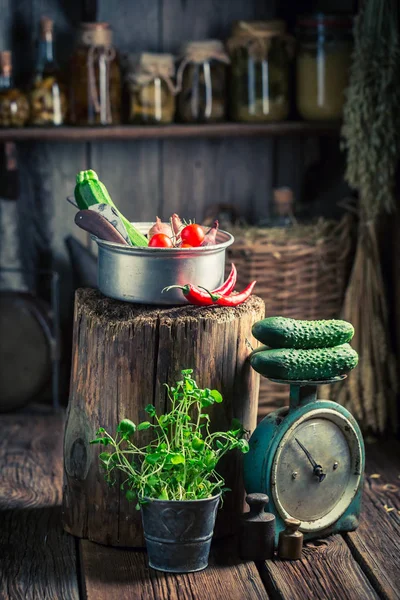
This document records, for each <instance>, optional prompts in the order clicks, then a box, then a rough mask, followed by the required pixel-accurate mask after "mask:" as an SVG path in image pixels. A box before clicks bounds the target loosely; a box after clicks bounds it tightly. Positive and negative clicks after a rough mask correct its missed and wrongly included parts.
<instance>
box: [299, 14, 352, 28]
mask: <svg viewBox="0 0 400 600" xmlns="http://www.w3.org/2000/svg"><path fill="white" fill-rule="evenodd" d="M297 26H298V27H304V28H307V27H310V28H317V27H328V28H330V29H351V28H352V26H353V17H352V15H348V14H346V15H345V14H337V15H335V14H330V15H326V14H324V13H315V14H311V15H302V16H300V17H298V19H297Z"/></svg>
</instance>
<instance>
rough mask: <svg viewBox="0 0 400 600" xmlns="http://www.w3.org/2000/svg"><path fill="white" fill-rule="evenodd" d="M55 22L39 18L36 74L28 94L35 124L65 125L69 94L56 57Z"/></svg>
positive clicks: (31, 120)
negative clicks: (67, 95) (63, 83)
mask: <svg viewBox="0 0 400 600" xmlns="http://www.w3.org/2000/svg"><path fill="white" fill-rule="evenodd" d="M53 25H54V24H53V21H52V20H51V19H48V18H47V17H42V18H41V20H40V39H39V47H38V55H37V63H36V69H35V77H34V83H33V88H32V90H31V92H30V95H29V99H30V103H31V118H30V123H31V124H32V125H45V126H51V125H63V124H64V123H65V120H66V116H67V97H66V93H65V89H64V86H63V85H62V84H61V76H60V71H59V68H58V65H57V62H56V59H55V56H54V38H53Z"/></svg>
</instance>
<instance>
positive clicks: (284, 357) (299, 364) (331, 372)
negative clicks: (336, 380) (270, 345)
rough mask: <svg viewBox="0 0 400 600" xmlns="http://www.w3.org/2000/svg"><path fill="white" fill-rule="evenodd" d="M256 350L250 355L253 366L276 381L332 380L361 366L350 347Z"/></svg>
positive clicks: (343, 345)
mask: <svg viewBox="0 0 400 600" xmlns="http://www.w3.org/2000/svg"><path fill="white" fill-rule="evenodd" d="M257 350H258V349H257ZM257 350H256V351H255V352H254V353H252V354H251V355H250V364H251V366H252V367H253V369H254V370H255V371H257V373H260V374H261V375H263V376H264V377H272V378H273V379H286V380H289V381H290V380H298V379H301V380H313V379H315V380H322V379H330V378H331V377H337V376H338V375H344V374H345V373H348V372H349V371H351V370H352V369H354V367H355V366H357V363H358V354H357V352H356V351H355V350H353V348H352V347H351V346H350V345H349V344H341V345H340V346H335V347H333V348H312V349H307V350H306V349H293V348H289V349H288V348H279V349H269V350H263V351H257Z"/></svg>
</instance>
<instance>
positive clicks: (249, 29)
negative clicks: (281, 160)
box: [228, 20, 293, 122]
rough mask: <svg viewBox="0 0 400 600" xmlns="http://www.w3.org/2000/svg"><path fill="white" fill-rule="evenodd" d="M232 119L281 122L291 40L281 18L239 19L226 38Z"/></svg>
mask: <svg viewBox="0 0 400 600" xmlns="http://www.w3.org/2000/svg"><path fill="white" fill-rule="evenodd" d="M228 49H229V53H230V55H231V60H232V70H231V101H232V105H231V116H232V119H233V120H234V121H255V122H262V121H282V120H284V119H286V117H287V116H288V114H289V65H290V59H291V55H292V52H293V40H292V38H291V36H289V35H288V34H287V33H286V24H285V23H284V22H283V21H278V20H274V21H239V22H238V23H236V24H235V25H234V27H233V30H232V37H231V38H230V39H229V40H228Z"/></svg>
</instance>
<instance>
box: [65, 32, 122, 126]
mask: <svg viewBox="0 0 400 600" xmlns="http://www.w3.org/2000/svg"><path fill="white" fill-rule="evenodd" d="M70 112H71V115H70V118H71V123H72V124H73V125H115V124H117V123H120V121H121V73H120V67H119V59H118V54H117V51H116V50H115V48H114V47H113V45H112V31H111V29H110V26H109V24H108V23H82V24H81V27H80V31H79V34H78V41H77V46H76V49H75V52H74V54H73V56H72V58H71V63H70Z"/></svg>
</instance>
